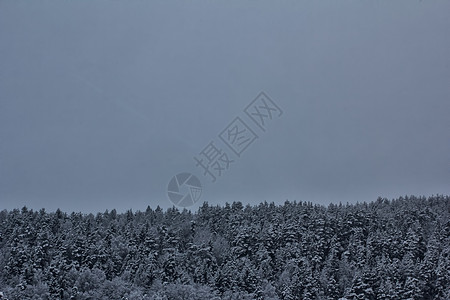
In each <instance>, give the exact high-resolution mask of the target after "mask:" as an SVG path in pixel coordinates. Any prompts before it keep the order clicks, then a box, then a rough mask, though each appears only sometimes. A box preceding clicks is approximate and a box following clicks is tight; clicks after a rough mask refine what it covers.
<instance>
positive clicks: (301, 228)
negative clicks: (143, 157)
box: [0, 196, 450, 300]
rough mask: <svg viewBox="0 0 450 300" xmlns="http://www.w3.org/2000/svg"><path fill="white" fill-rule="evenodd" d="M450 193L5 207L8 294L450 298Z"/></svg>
mask: <svg viewBox="0 0 450 300" xmlns="http://www.w3.org/2000/svg"><path fill="white" fill-rule="evenodd" d="M449 212H450V197H449V196H432V197H429V198H425V197H413V196H411V197H402V198H399V199H395V200H387V199H381V198H379V199H377V200H376V201H374V202H370V203H358V204H352V205H350V204H338V205H337V204H330V205H329V206H328V207H326V206H320V205H313V204H312V203H308V202H285V203H284V205H275V204H273V203H266V202H265V203H261V204H259V205H257V206H243V205H242V203H241V202H233V203H232V204H225V205H223V206H210V205H208V204H207V203H204V204H203V205H202V206H201V207H200V208H199V209H198V211H196V212H190V211H188V210H179V209H177V208H175V207H174V208H171V209H168V210H167V211H163V210H162V209H160V208H159V207H157V208H150V207H148V208H147V210H146V211H145V212H140V211H137V212H133V211H127V212H125V213H120V214H119V213H117V212H116V211H115V210H111V211H106V212H104V213H98V214H96V215H94V214H81V213H70V214H69V213H65V212H62V211H60V210H57V211H56V212H46V211H45V210H44V209H42V210H40V211H33V210H31V209H27V208H26V207H24V208H22V209H21V210H19V209H15V210H12V211H6V210H3V211H2V212H0V270H1V271H0V291H1V293H0V299H10V300H12V299H21V300H22V299H170V300H172V299H174V300H177V299H208V300H211V299H217V300H218V299H229V300H231V299H236V300H238V299H239V300H242V299H270V300H274V299H283V300H288V299H289V300H290V299H340V298H344V299H383V300H384V299H450V289H449V287H450V214H449Z"/></svg>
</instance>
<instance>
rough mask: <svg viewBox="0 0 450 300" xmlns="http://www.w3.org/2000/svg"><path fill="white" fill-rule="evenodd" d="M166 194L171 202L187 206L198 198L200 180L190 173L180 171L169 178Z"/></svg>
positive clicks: (200, 188) (199, 194)
mask: <svg viewBox="0 0 450 300" xmlns="http://www.w3.org/2000/svg"><path fill="white" fill-rule="evenodd" d="M167 195H168V196H169V199H170V201H172V203H173V204H175V205H177V206H181V207H188V206H191V205H192V204H194V203H195V202H197V201H198V200H199V199H200V196H201V195H202V185H201V183H200V180H198V178H197V177H195V176H194V175H192V174H191V173H180V174H178V175H175V176H173V177H172V179H171V180H170V182H169V185H168V186H167Z"/></svg>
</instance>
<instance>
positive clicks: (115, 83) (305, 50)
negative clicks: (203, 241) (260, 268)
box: [0, 0, 450, 212]
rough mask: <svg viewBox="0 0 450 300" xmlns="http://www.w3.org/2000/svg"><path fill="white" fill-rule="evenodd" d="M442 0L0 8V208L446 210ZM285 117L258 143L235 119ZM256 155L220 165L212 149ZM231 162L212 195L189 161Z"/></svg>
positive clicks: (449, 135)
mask: <svg viewBox="0 0 450 300" xmlns="http://www.w3.org/2000/svg"><path fill="white" fill-rule="evenodd" d="M449 12H450V2H448V1H295V2H294V1H283V2H275V1H258V2H256V1H170V3H169V1H100V0H97V1H4V0H3V1H2V0H0V209H3V208H6V209H12V208H20V207H22V206H24V205H26V206H28V207H31V208H33V209H39V208H41V207H45V208H46V209H47V210H54V209H56V208H58V207H59V208H61V209H63V210H65V211H73V210H74V211H83V212H97V211H101V212H102V211H104V210H105V209H112V208H116V209H118V210H119V211H123V210H125V209H129V208H132V209H134V210H137V209H140V210H144V209H145V208H146V207H147V205H150V206H151V207H153V208H154V207H156V206H157V205H160V206H161V207H163V208H167V207H169V206H171V205H172V204H171V203H170V202H169V200H168V198H167V194H166V191H167V184H168V182H169V180H170V179H171V177H172V176H174V175H175V174H177V173H180V172H190V173H192V174H194V175H196V176H197V177H198V178H199V179H200V180H201V182H202V185H203V188H204V189H203V194H202V197H201V199H200V201H199V202H198V203H196V204H194V205H193V206H191V209H194V210H195V209H196V208H197V207H198V205H199V204H200V203H202V202H203V201H208V202H209V203H210V204H224V203H225V202H226V201H228V202H232V201H233V200H239V201H242V202H244V203H251V204H256V203H259V202H261V201H264V200H267V201H269V202H271V201H274V202H276V203H280V204H281V203H283V202H284V201H285V200H286V199H289V200H302V201H312V202H314V203H324V204H327V203H330V202H339V201H342V202H344V203H345V202H356V201H358V200H359V201H371V200H375V199H376V198H377V197H378V196H382V197H388V198H393V197H398V196H402V195H406V194H408V195H409V194H415V195H427V196H428V195H432V194H438V193H439V194H449V193H450V184H449V183H450V118H449V112H450V55H449V53H450V13H449ZM260 91H265V92H266V93H267V94H268V95H269V96H270V97H271V98H272V100H274V102H275V103H276V104H278V105H279V107H280V108H281V109H282V110H283V115H282V116H281V117H279V118H274V119H273V120H272V121H271V123H270V125H269V126H268V127H267V130H266V132H262V131H261V130H259V131H258V128H257V127H255V124H254V123H253V124H252V123H251V120H250V119H245V114H244V112H243V110H244V108H245V107H246V106H247V105H248V104H249V103H250V102H251V101H252V100H253V99H254V98H255V97H256V96H257V95H258V94H259V92H260ZM237 116H239V117H241V118H242V120H244V121H245V122H246V124H247V125H249V126H253V127H252V129H254V130H255V133H256V134H258V136H259V138H258V139H257V140H256V141H255V142H254V143H253V144H252V145H251V146H249V147H248V148H247V149H246V150H245V152H244V153H243V154H242V155H241V157H239V158H237V157H233V156H232V155H231V154H232V153H231V152H229V151H228V150H227V149H226V147H225V146H224V145H223V144H220V139H219V138H218V135H219V133H220V132H221V131H222V130H224V129H225V127H226V126H227V125H228V124H229V123H230V122H231V121H232V120H233V119H234V118H235V117H237ZM210 141H214V143H216V144H217V145H218V146H221V148H223V150H224V151H225V150H227V151H228V152H229V154H230V157H231V158H233V159H235V162H234V163H232V164H231V165H230V168H229V170H226V171H225V172H224V173H223V174H222V176H221V177H219V178H218V179H217V181H216V182H215V183H211V181H210V179H209V177H204V176H203V173H202V169H200V168H199V167H196V166H195V161H194V159H193V157H194V156H196V155H198V154H199V152H201V151H202V149H204V148H205V147H206V146H207V145H208V143H209V142H210Z"/></svg>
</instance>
